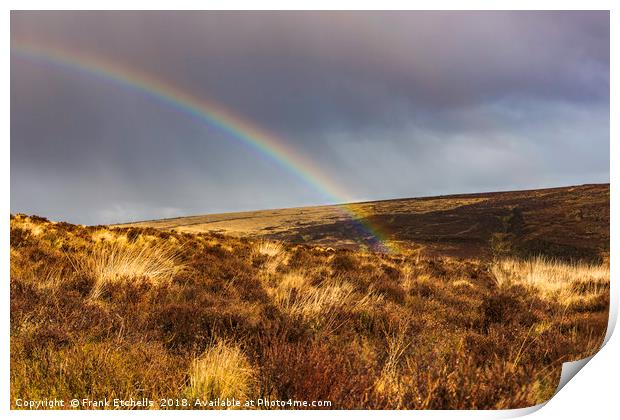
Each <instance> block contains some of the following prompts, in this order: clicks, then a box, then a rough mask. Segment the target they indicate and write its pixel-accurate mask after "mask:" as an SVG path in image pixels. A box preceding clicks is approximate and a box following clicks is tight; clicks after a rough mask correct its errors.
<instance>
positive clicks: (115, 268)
mask: <svg viewBox="0 0 620 420" xmlns="http://www.w3.org/2000/svg"><path fill="white" fill-rule="evenodd" d="M586 191H588V190H586ZM451 200H456V198H452V199H451ZM487 201H490V199H487ZM524 201H525V200H522V199H521V200H519V203H523V202H524ZM424 202H425V201H424V200H421V201H413V203H414V204H416V203H417V204H416V205H419V204H420V203H424ZM392 204H393V203H392ZM414 204H412V206H413V205H414ZM386 205H390V203H387V204H386ZM521 205H522V204H521ZM468 206H470V209H471V206H475V204H469V205H468ZM586 208H587V207H586ZM450 211H452V212H456V211H457V210H456V209H452V210H450ZM541 211H542V210H541ZM470 212H474V211H472V210H470ZM417 214H424V213H421V212H419V213H417ZM587 216H588V213H586V217H587ZM483 229H484V227H481V228H480V230H483ZM10 269H11V281H10V289H11V302H10V303H11V308H10V311H11V326H10V327H11V340H10V345H11V352H10V356H11V365H10V366H11V372H10V381H11V406H12V407H13V408H24V406H23V405H20V404H23V401H38V400H41V399H42V398H56V399H60V400H63V401H67V402H68V401H69V400H70V399H72V398H79V399H80V401H82V399H86V401H87V402H81V403H80V405H79V406H78V408H91V409H92V408H173V409H179V408H181V409H183V408H185V409H192V408H193V409H202V408H226V407H222V406H221V405H219V404H218V403H217V401H224V400H227V399H228V400H230V399H233V398H234V399H235V400H237V401H240V404H244V405H243V406H241V407H240V408H284V409H290V408H335V409H342V408H365V409H368V408H374V409H403V408H411V409H470V408H482V409H501V408H518V407H526V406H531V405H534V404H538V403H541V402H543V401H546V400H547V399H549V398H550V397H551V396H552V395H553V393H554V391H555V389H556V387H557V384H558V379H559V376H560V370H561V363H562V362H565V361H570V360H576V359H580V358H583V357H586V356H589V355H591V354H593V353H594V352H596V351H597V350H598V348H599V347H600V345H601V343H602V340H603V337H604V335H605V331H606V327H607V319H608V308H609V267H608V266H607V265H605V264H584V263H571V264H568V263H562V262H559V261H551V260H545V259H540V258H536V259H531V260H517V259H513V258H503V259H496V260H494V261H484V260H481V259H465V258H456V257H428V258H427V257H424V256H422V255H421V254H419V253H405V254H397V255H395V254H387V253H372V252H364V251H352V250H348V249H326V248H323V247H313V246H308V245H295V244H288V243H281V242H272V241H266V240H264V239H257V238H237V237H232V236H225V235H221V234H217V233H213V232H206V233H182V232H168V231H165V230H158V229H153V228H135V227H132V228H109V227H105V226H98V227H85V226H75V225H70V224H67V223H58V222H49V221H47V220H46V219H44V218H40V217H34V216H25V215H14V216H11V267H10ZM105 399H107V400H108V401H109V402H110V406H93V405H92V404H90V403H88V401H93V400H94V401H103V400H105ZM115 401H120V403H119V404H124V405H115V404H116V402H115ZM258 401H263V405H262V406H261V405H259V403H258ZM265 401H270V402H272V403H276V404H277V405H268V406H265V405H264V402H265ZM304 401H305V402H307V403H308V404H320V405H316V406H312V405H309V406H306V407H304V405H303V402H304ZM136 402H140V403H141V404H142V405H135V403H136ZM248 402H252V403H253V404H254V405H249V406H248V405H245V404H248ZM298 402H300V404H302V405H297V404H298ZM205 404H206V405H205ZM270 404H271V403H270ZM58 408H68V407H58Z"/></svg>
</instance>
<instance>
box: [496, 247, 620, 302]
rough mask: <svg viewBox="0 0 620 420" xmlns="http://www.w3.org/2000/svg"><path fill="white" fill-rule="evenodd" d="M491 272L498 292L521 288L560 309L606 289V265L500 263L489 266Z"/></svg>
mask: <svg viewBox="0 0 620 420" xmlns="http://www.w3.org/2000/svg"><path fill="white" fill-rule="evenodd" d="M491 272H492V273H493V276H494V278H495V280H496V282H497V285H498V286H499V287H500V288H507V287H510V286H512V285H521V286H524V287H525V288H526V289H528V290H531V291H533V292H535V293H537V294H538V295H539V296H541V297H542V298H543V299H547V300H551V301H555V302H558V303H560V304H562V305H568V304H575V303H577V302H581V301H583V300H591V299H595V298H596V297H597V296H599V295H601V294H605V293H607V292H608V287H609V286H608V285H609V266H606V265H592V264H584V263H574V264H571V263H564V262H560V261H554V260H549V259H546V258H542V257H538V258H533V259H530V260H526V261H523V260H516V259H503V260H500V261H497V262H495V264H493V265H492V267H491Z"/></svg>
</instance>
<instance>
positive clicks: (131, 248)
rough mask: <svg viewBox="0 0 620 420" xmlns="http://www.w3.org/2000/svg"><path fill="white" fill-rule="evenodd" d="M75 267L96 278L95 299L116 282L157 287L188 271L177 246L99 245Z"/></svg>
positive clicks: (93, 296)
mask: <svg viewBox="0 0 620 420" xmlns="http://www.w3.org/2000/svg"><path fill="white" fill-rule="evenodd" d="M73 264H74V266H75V267H76V268H77V269H78V271H80V272H82V273H84V274H86V275H90V276H92V277H93V279H94V281H95V285H94V287H93V289H92V291H91V295H90V297H91V298H92V299H96V298H98V297H99V296H100V294H101V292H102V290H103V289H104V288H105V287H106V286H108V285H112V284H115V283H120V282H127V281H132V280H140V281H145V282H148V283H150V284H153V285H162V284H166V283H168V282H170V280H172V277H173V276H174V275H175V274H177V273H179V272H181V271H182V270H183V269H184V267H183V264H182V263H181V261H180V260H179V257H178V250H177V249H176V248H174V247H171V246H165V245H159V246H157V247H152V246H148V245H147V244H137V243H134V244H128V243H123V242H110V243H107V242H99V243H97V244H96V245H94V246H93V248H92V251H91V252H90V253H89V254H88V255H87V256H85V257H83V258H81V259H76V260H75V261H73Z"/></svg>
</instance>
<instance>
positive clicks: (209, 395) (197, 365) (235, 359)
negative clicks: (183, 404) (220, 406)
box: [186, 341, 255, 401]
mask: <svg viewBox="0 0 620 420" xmlns="http://www.w3.org/2000/svg"><path fill="white" fill-rule="evenodd" d="M189 377H190V380H189V387H188V389H187V392H186V394H187V396H188V397H189V398H191V399H196V398H199V399H202V400H215V399H218V398H219V399H221V400H225V399H232V398H234V399H237V400H240V401H243V400H245V399H246V398H248V397H250V396H252V391H253V384H254V381H255V372H254V369H253V368H252V366H251V365H250V362H249V361H248V360H247V358H246V357H245V356H244V354H243V352H242V351H241V350H240V349H239V347H238V346H235V345H233V344H228V343H226V342H224V341H218V342H217V343H216V344H214V345H213V346H211V347H209V348H208V349H207V350H206V351H205V352H204V354H202V356H200V357H198V358H197V359H195V360H194V361H193V362H192V364H191V367H190V373H189Z"/></svg>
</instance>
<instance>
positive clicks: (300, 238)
mask: <svg viewBox="0 0 620 420" xmlns="http://www.w3.org/2000/svg"><path fill="white" fill-rule="evenodd" d="M349 207H350V208H352V209H353V211H354V212H355V213H356V214H363V215H364V218H365V221H366V222H368V223H369V224H370V225H372V226H374V227H376V228H377V230H378V231H380V232H382V233H383V234H384V236H385V237H386V238H387V240H388V241H389V243H392V244H395V245H397V247H398V248H399V249H404V250H419V251H421V253H422V254H424V255H429V256H430V255H445V256H461V257H490V256H504V255H517V256H522V257H529V256H533V255H541V254H542V255H546V256H549V257H554V258H561V259H586V260H593V261H597V260H601V259H603V260H604V259H606V258H607V257H608V254H609V184H596V185H582V186H574V187H562V188H551V189H541V190H529V191H510V192H496V193H482V194H464V195H450V196H440V197H425V198H411V199H398V200H387V201H375V202H366V203H356V204H353V205H350V206H349ZM118 226H121V227H129V226H135V227H154V228H157V229H174V230H176V231H181V232H218V233H225V234H229V235H231V234H232V235H237V236H247V237H261V238H265V239H273V240H282V241H286V242H290V243H295V244H302V243H303V244H308V245H320V246H329V247H346V248H353V249H360V248H365V247H366V248H371V249H372V248H373V245H374V241H373V238H372V237H369V235H368V233H367V232H365V231H363V230H360V228H359V226H358V224H357V223H355V222H354V221H352V220H351V217H350V215H349V212H348V211H347V210H346V209H344V207H343V206H338V205H335V206H318V207H302V208H291V209H278V210H262V211H253V212H240V213H225V214H211V215H201V216H190V217H180V218H174V219H164V220H152V221H144V222H136V223H129V224H124V225H118Z"/></svg>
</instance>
